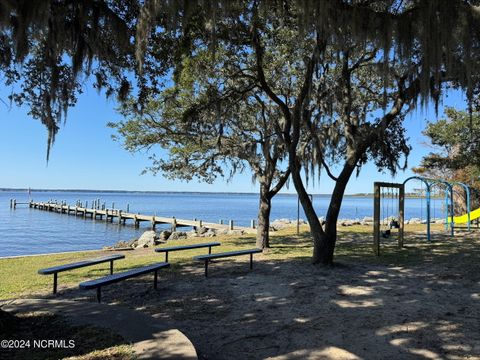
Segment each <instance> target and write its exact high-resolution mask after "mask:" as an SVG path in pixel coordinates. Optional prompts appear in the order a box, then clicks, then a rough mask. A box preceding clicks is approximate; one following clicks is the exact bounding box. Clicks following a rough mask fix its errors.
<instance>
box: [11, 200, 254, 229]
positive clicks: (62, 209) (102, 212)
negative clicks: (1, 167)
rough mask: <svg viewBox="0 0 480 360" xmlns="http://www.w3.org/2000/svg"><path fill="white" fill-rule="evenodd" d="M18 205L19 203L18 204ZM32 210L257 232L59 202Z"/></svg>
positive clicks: (37, 204) (122, 222)
mask: <svg viewBox="0 0 480 360" xmlns="http://www.w3.org/2000/svg"><path fill="white" fill-rule="evenodd" d="M17 204H18V203H17ZM28 205H29V207H30V208H33V209H39V210H45V211H52V212H57V213H60V214H67V215H75V216H81V217H83V218H90V219H94V220H97V219H100V220H104V221H106V222H111V223H118V224H119V225H125V224H126V223H127V221H131V222H133V225H134V226H135V227H136V228H138V227H140V223H141V222H148V223H150V226H151V228H152V230H155V227H156V225H158V224H169V225H170V227H171V230H172V231H176V230H177V228H179V227H192V228H201V227H204V228H206V229H213V230H243V231H245V232H248V233H252V232H254V231H255V222H254V221H253V220H252V223H251V227H242V226H234V222H233V220H229V222H228V224H223V221H220V223H219V224H216V223H210V222H204V221H202V220H183V219H177V218H175V217H170V218H169V217H162V216H156V215H142V214H138V213H137V214H134V213H130V212H127V211H122V210H117V209H107V208H103V209H102V208H88V207H82V206H78V205H75V206H71V205H67V204H65V203H60V204H59V203H57V202H34V201H31V202H29V203H28Z"/></svg>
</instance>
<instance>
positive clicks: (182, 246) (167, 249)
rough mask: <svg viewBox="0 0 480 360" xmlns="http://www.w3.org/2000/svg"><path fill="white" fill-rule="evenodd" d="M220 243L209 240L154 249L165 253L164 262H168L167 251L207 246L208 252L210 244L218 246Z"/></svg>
mask: <svg viewBox="0 0 480 360" xmlns="http://www.w3.org/2000/svg"><path fill="white" fill-rule="evenodd" d="M219 245H221V244H220V243H219V242H209V243H202V244H192V245H179V246H170V247H164V248H157V249H155V251H156V252H158V253H162V252H164V253H165V262H168V252H169V251H182V250H191V249H200V248H205V247H208V253H209V254H211V253H212V246H219Z"/></svg>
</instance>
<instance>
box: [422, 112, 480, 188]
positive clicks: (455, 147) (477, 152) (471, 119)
mask: <svg viewBox="0 0 480 360" xmlns="http://www.w3.org/2000/svg"><path fill="white" fill-rule="evenodd" d="M445 115H446V118H445V119H440V120H438V121H436V122H429V123H428V124H427V127H426V129H425V131H424V134H425V135H426V136H428V137H429V138H430V141H431V143H432V145H433V146H434V147H435V148H436V151H434V152H430V153H429V154H428V155H426V156H424V157H423V159H422V161H421V164H420V166H419V167H418V168H415V169H414V170H415V171H416V172H417V173H422V174H425V175H430V176H433V177H437V175H438V177H442V178H445V177H448V178H450V179H451V180H457V181H464V182H467V183H471V184H474V185H475V187H477V188H478V189H480V186H479V185H480V181H479V177H480V144H479V142H478V139H480V113H478V112H473V113H471V114H469V113H468V112H465V111H459V110H456V109H454V108H446V109H445Z"/></svg>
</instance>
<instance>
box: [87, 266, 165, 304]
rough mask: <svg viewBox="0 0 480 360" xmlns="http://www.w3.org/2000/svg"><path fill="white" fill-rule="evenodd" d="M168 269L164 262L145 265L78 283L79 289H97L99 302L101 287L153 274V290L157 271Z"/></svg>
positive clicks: (155, 286)
mask: <svg viewBox="0 0 480 360" xmlns="http://www.w3.org/2000/svg"><path fill="white" fill-rule="evenodd" d="M168 267H170V264H169V263H166V262H160V263H155V264H152V265H147V266H142V267H138V268H135V269H132V270H127V271H124V272H120V273H116V274H114V275H108V276H104V277H102V278H99V279H94V280H89V281H85V282H82V283H80V285H79V287H80V289H82V290H90V289H97V301H98V302H101V299H102V286H105V285H109V284H113V283H116V282H119V281H122V280H126V279H130V278H133V277H136V276H140V275H143V274H147V273H151V272H154V273H155V275H154V278H153V288H154V289H156V288H157V277H158V270H160V269H163V268H168Z"/></svg>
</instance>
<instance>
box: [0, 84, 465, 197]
mask: <svg viewBox="0 0 480 360" xmlns="http://www.w3.org/2000/svg"><path fill="white" fill-rule="evenodd" d="M0 98H1V99H2V100H4V101H6V89H4V90H3V91H0ZM443 104H444V105H449V106H454V107H457V108H461V109H464V108H465V99H464V97H463V96H462V94H461V93H459V92H452V93H450V94H449V96H448V97H445V98H444V101H443ZM115 107H116V104H115V101H114V100H106V99H105V97H104V96H103V95H101V94H98V93H97V91H95V90H94V89H92V88H85V92H84V94H82V95H81V97H80V98H79V101H78V103H77V105H76V106H75V107H74V108H71V109H70V111H69V114H68V118H67V121H66V123H65V124H64V125H62V127H61V130H60V132H59V134H58V136H57V139H56V142H55V145H54V146H53V149H52V151H51V155H50V162H49V163H48V164H47V162H46V144H47V141H46V140H47V131H46V129H45V128H44V126H43V125H42V124H41V123H40V122H39V121H36V120H33V119H32V118H30V117H29V116H28V115H27V113H28V109H26V108H17V107H15V106H13V107H12V108H11V109H9V107H8V106H7V105H6V104H3V103H0V153H1V154H2V156H1V157H0V169H1V172H0V188H2V187H3V188H6V187H7V188H13V187H19V188H27V187H31V188H44V189H102V190H139V191H214V192H215V191H218V192H223V191H230V192H256V191H257V185H255V184H252V182H251V175H250V174H249V173H245V174H240V175H237V176H236V177H235V178H234V179H233V180H232V181H231V182H229V183H227V182H226V181H225V180H222V179H219V180H217V181H216V183H214V184H211V185H210V184H206V183H201V182H198V181H197V180H194V181H191V182H189V183H188V182H181V181H170V180H167V179H165V178H164V177H163V176H161V175H160V174H159V175H157V176H153V175H152V174H146V175H140V173H141V171H142V170H143V169H144V168H145V167H146V166H148V165H149V161H148V154H145V153H143V154H142V153H137V154H135V155H133V154H130V153H128V152H126V151H125V150H124V149H122V148H121V146H120V144H119V143H116V142H114V141H113V140H112V139H111V135H112V134H113V130H112V129H109V128H107V127H106V124H107V123H108V122H110V121H117V120H120V119H121V117H120V115H118V114H117V113H116V112H115ZM441 113H442V106H441V107H440V114H439V117H441ZM435 119H436V116H435V112H434V111H433V108H432V107H430V108H429V109H427V110H426V111H425V110H420V109H419V110H417V111H415V112H414V113H412V114H411V116H409V117H408V118H407V119H406V122H405V126H406V128H407V131H408V136H409V137H410V144H411V145H412V147H413V150H412V153H411V155H410V157H409V168H411V167H412V166H416V165H418V163H419V161H420V159H421V158H422V156H423V155H424V154H426V153H428V152H429V151H430V149H429V148H428V146H426V145H425V144H424V143H425V141H426V139H425V138H424V137H423V136H422V135H421V132H422V130H423V129H424V127H425V124H426V123H427V120H435ZM410 175H411V171H410V170H407V171H405V172H400V173H399V174H398V175H397V177H396V178H395V179H393V178H392V177H391V176H390V175H389V174H382V173H379V172H378V171H377V169H376V168H375V166H373V165H372V164H367V165H366V166H365V167H364V168H363V169H362V172H361V174H360V176H359V177H358V178H352V179H351V181H350V183H349V185H348V188H347V193H350V194H351V193H358V192H372V188H373V182H374V181H393V182H400V181H403V179H405V178H406V177H408V176H410ZM332 188H333V183H332V181H329V179H328V177H327V176H322V177H321V181H320V183H316V185H315V187H313V186H310V187H309V191H310V192H313V193H330V192H331V191H332ZM407 190H408V189H407ZM284 192H294V187H293V184H292V185H290V188H289V189H285V190H284Z"/></svg>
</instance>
